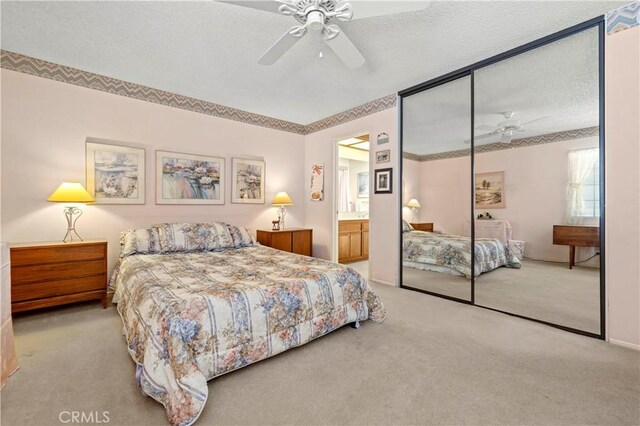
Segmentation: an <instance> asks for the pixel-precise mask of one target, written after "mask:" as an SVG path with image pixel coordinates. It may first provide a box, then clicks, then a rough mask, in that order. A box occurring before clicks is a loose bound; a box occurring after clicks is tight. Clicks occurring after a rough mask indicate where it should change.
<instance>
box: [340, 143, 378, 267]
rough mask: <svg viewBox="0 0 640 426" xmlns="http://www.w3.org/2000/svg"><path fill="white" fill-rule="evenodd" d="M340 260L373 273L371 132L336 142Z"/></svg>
mask: <svg viewBox="0 0 640 426" xmlns="http://www.w3.org/2000/svg"><path fill="white" fill-rule="evenodd" d="M336 150H337V167H336V173H337V175H336V183H337V185H336V194H337V197H336V213H337V214H336V220H337V224H336V225H337V226H336V230H337V234H338V235H337V239H336V241H337V253H338V254H337V256H336V257H337V261H338V263H342V264H348V265H349V267H351V268H353V269H355V270H356V271H358V272H359V273H360V274H361V275H362V276H364V277H365V278H368V276H369V192H370V191H369V189H370V169H369V163H370V161H369V134H368V133H367V134H360V135H357V136H354V137H350V138H346V139H342V140H339V141H338V142H337V144H336Z"/></svg>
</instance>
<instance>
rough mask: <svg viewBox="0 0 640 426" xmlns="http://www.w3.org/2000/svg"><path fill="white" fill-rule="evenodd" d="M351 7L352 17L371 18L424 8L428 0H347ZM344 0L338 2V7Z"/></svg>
mask: <svg viewBox="0 0 640 426" xmlns="http://www.w3.org/2000/svg"><path fill="white" fill-rule="evenodd" d="M347 1H348V2H349V3H351V7H352V9H353V18H352V19H362V18H371V17H374V16H382V15H392V14H394V13H402V12H414V11H417V10H423V9H426V8H427V6H428V5H429V1H424V0H423V1H370V0H347ZM342 3H346V1H341V2H340V3H338V7H339V6H340V5H341V4H342Z"/></svg>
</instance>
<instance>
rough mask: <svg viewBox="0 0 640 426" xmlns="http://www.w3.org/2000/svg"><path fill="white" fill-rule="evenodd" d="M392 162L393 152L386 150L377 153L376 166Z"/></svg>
mask: <svg viewBox="0 0 640 426" xmlns="http://www.w3.org/2000/svg"><path fill="white" fill-rule="evenodd" d="M390 161H391V150H390V149H385V150H384V151H377V152H376V164H381V163H388V162H390Z"/></svg>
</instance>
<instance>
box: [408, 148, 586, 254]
mask: <svg viewBox="0 0 640 426" xmlns="http://www.w3.org/2000/svg"><path fill="white" fill-rule="evenodd" d="M597 146H598V138H597V137H592V138H586V139H576V140H570V141H563V142H556V143H550V144H544V145H536V146H529V147H525V148H516V149H506V150H503V151H493V152H487V153H479V154H476V164H475V169H476V173H485V172H497V171H504V172H505V183H506V197H505V199H506V208H504V209H480V210H477V211H476V212H475V214H478V213H484V212H485V211H489V212H490V213H491V214H492V215H493V217H495V218H496V219H507V220H509V222H510V223H511V226H512V227H513V239H516V240H524V241H526V243H527V246H526V254H527V256H528V257H532V258H534V259H542V260H551V261H560V262H565V261H567V259H568V249H567V247H565V246H554V245H553V243H552V229H553V225H558V224H562V223H563V221H564V214H565V205H566V204H565V203H566V193H567V192H566V188H567V178H568V171H567V154H568V152H569V151H571V150H575V149H583V148H592V147H597ZM406 163H407V161H405V164H406ZM412 163H413V161H412ZM419 176H420V184H419V193H420V197H419V201H420V203H421V205H422V208H421V209H420V220H421V221H423V222H433V223H434V226H435V229H436V230H438V231H442V232H445V233H451V234H457V235H464V231H465V222H468V220H469V214H470V212H469V209H470V207H469V197H470V192H471V191H470V187H469V181H470V179H471V176H470V158H469V157H461V158H451V159H446V160H437V161H425V162H422V163H420V174H419ZM409 180H410V179H409V177H408V176H407V175H405V183H406V185H407V186H409ZM414 186H415V185H414ZM593 223H594V224H597V221H593ZM588 250H589V252H588V253H584V254H583V257H582V258H586V257H588V256H589V255H590V254H591V250H590V249H588ZM580 254H581V253H580V252H579V253H578V258H580Z"/></svg>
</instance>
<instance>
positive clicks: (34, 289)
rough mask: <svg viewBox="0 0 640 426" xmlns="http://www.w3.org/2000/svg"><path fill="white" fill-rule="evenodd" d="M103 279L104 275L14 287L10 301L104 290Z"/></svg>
mask: <svg viewBox="0 0 640 426" xmlns="http://www.w3.org/2000/svg"><path fill="white" fill-rule="evenodd" d="M104 279H105V277H104V275H96V276H93V277H84V278H74V279H70V280H60V281H49V282H41V283H35V284H30V285H21V286H15V287H13V289H12V290H11V301H12V302H21V301H24V300H33V299H41V298H44V297H53V296H62V295H67V294H74V293H81V292H84V291H99V290H104Z"/></svg>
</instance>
